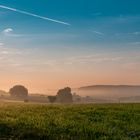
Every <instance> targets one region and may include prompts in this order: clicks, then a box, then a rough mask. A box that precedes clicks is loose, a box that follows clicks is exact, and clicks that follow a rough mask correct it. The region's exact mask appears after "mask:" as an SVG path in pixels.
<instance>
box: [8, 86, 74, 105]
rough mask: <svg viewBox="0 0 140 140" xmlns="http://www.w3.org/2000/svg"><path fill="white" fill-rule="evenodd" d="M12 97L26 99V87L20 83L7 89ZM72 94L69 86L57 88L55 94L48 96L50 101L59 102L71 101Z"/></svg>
mask: <svg viewBox="0 0 140 140" xmlns="http://www.w3.org/2000/svg"><path fill="white" fill-rule="evenodd" d="M9 93H10V95H11V96H12V97H16V98H20V99H24V100H25V101H28V94H29V92H28V89H27V88H26V87H24V86H22V85H16V86H14V87H12V88H11V89H10V90H9ZM72 98H73V96H72V93H71V88H70V87H65V88H63V89H59V90H58V92H57V93H56V95H55V96H48V100H49V102H50V103H55V102H60V103H71V102H73V99H72Z"/></svg>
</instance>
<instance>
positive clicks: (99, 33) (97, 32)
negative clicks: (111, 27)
mask: <svg viewBox="0 0 140 140" xmlns="http://www.w3.org/2000/svg"><path fill="white" fill-rule="evenodd" d="M91 32H92V33H95V34H98V35H104V33H102V32H99V31H91Z"/></svg>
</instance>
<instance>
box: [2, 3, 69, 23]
mask: <svg viewBox="0 0 140 140" xmlns="http://www.w3.org/2000/svg"><path fill="white" fill-rule="evenodd" d="M0 8H2V9H7V10H10V11H14V12H17V13H20V14H24V15H28V16H32V17H36V18H40V19H44V20H49V21H52V22H56V23H60V24H64V25H70V24H69V23H66V22H63V21H59V20H55V19H51V18H47V17H43V16H39V15H36V14H33V13H30V12H26V11H22V10H18V9H15V8H11V7H7V6H4V5H0Z"/></svg>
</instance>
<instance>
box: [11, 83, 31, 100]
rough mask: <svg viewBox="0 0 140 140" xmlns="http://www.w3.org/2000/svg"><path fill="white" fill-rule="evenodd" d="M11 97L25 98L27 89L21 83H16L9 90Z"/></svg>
mask: <svg viewBox="0 0 140 140" xmlns="http://www.w3.org/2000/svg"><path fill="white" fill-rule="evenodd" d="M9 93H10V95H11V96H12V97H19V98H24V99H25V98H26V97H27V96H28V89H27V88H25V87H24V86H22V85H16V86H14V87H12V88H11V89H10V90H9Z"/></svg>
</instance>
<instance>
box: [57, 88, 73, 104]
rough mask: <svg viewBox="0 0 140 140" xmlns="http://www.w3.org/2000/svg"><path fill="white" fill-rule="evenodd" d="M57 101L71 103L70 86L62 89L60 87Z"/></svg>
mask: <svg viewBox="0 0 140 140" xmlns="http://www.w3.org/2000/svg"><path fill="white" fill-rule="evenodd" d="M57 101H58V102H61V103H71V102H72V93H71V88H69V87H66V88H64V89H60V90H59V91H58V92H57Z"/></svg>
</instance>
